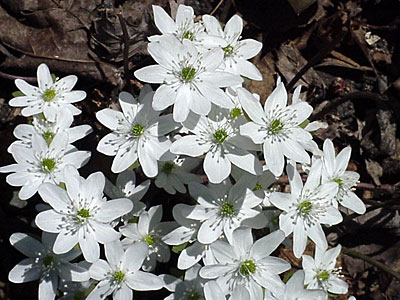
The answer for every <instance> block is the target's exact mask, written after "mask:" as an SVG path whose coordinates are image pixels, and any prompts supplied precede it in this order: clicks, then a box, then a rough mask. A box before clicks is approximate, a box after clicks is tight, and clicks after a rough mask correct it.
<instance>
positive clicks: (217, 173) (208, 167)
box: [203, 149, 231, 183]
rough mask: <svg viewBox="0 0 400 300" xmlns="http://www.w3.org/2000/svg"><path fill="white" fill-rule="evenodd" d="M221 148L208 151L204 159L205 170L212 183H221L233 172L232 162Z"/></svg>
mask: <svg viewBox="0 0 400 300" xmlns="http://www.w3.org/2000/svg"><path fill="white" fill-rule="evenodd" d="M221 150H222V149H221ZM221 150H219V149H218V150H216V151H214V152H208V153H207V154H206V157H205V159H204V164H203V168H204V172H205V173H206V175H207V177H208V179H209V180H210V182H212V183H221V182H222V181H223V180H224V179H226V178H227V177H228V176H229V174H230V173H231V162H230V161H229V159H228V157H227V156H226V155H224V154H223V153H221Z"/></svg>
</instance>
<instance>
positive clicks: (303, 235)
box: [269, 160, 342, 258]
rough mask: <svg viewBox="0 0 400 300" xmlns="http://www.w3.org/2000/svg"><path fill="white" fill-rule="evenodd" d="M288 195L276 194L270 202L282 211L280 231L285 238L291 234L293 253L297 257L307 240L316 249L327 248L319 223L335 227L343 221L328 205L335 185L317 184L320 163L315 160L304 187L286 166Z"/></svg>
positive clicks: (334, 191)
mask: <svg viewBox="0 0 400 300" xmlns="http://www.w3.org/2000/svg"><path fill="white" fill-rule="evenodd" d="M287 173H288V177H289V183H290V188H291V193H290V194H288V193H280V192H275V193H272V195H271V196H270V199H269V200H270V202H271V203H272V204H273V205H274V206H276V207H277V208H279V209H281V210H283V212H282V214H281V215H280V216H279V228H280V229H281V230H283V231H284V232H285V234H286V236H288V235H289V234H291V233H292V232H293V252H294V255H295V256H296V257H297V258H300V257H301V255H302V254H303V252H304V249H305V247H306V243H307V237H309V238H310V239H311V240H312V241H313V242H314V243H315V244H316V245H317V246H318V247H320V248H323V249H326V248H327V247H328V244H327V242H326V237H325V233H324V231H323V230H322V227H321V224H328V225H334V224H338V223H340V222H341V221H342V215H341V214H340V212H339V211H338V210H337V209H336V208H335V207H333V206H332V205H331V201H332V198H333V197H334V196H335V195H336V193H337V189H338V186H337V184H336V183H332V182H331V183H325V184H322V185H320V177H321V163H320V161H319V160H317V161H316V162H315V163H314V164H313V166H312V167H311V171H310V174H309V175H308V178H307V181H306V183H305V184H304V186H303V181H302V180H301V177H300V174H299V173H298V172H297V170H296V169H295V168H294V167H293V166H292V165H291V164H288V166H287Z"/></svg>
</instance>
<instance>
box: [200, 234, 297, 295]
mask: <svg viewBox="0 0 400 300" xmlns="http://www.w3.org/2000/svg"><path fill="white" fill-rule="evenodd" d="M284 238H285V234H284V233H283V232H282V231H281V230H277V231H275V232H273V233H270V234H269V235H267V236H265V237H263V238H261V239H259V240H257V241H256V242H255V243H254V244H253V236H252V234H251V229H250V228H239V229H237V230H235V231H234V232H233V237H232V243H231V244H228V243H225V242H222V241H216V242H215V243H214V244H212V245H211V247H212V249H213V252H214V255H215V258H216V260H217V261H218V264H215V265H208V266H205V267H203V268H202V269H201V270H200V276H201V277H203V278H207V279H215V278H217V282H218V284H219V285H220V286H221V287H222V290H225V291H233V290H234V289H235V288H236V287H237V286H238V285H241V286H244V287H245V288H246V289H247V290H248V292H249V293H250V299H252V300H262V299H263V288H265V289H267V290H269V291H272V292H279V291H281V290H282V288H283V286H284V284H283V282H282V280H281V279H280V277H279V274H281V273H283V272H285V271H287V270H289V269H290V264H289V263H287V262H286V261H285V260H283V259H281V258H276V257H272V256H270V254H271V253H272V252H273V251H274V250H275V249H276V248H278V246H279V245H280V244H281V243H282V241H283V239H284Z"/></svg>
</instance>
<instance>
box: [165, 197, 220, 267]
mask: <svg viewBox="0 0 400 300" xmlns="http://www.w3.org/2000/svg"><path fill="white" fill-rule="evenodd" d="M192 210H193V206H190V205H186V204H182V203H179V204H177V205H175V206H174V208H173V209H172V214H173V216H174V219H175V221H176V222H177V223H178V224H179V225H180V226H179V227H178V228H175V229H174V230H172V231H171V232H169V233H168V234H166V235H165V236H164V237H163V238H162V240H163V241H164V242H165V243H166V244H167V245H182V244H185V243H191V244H190V245H188V246H186V247H185V249H183V250H182V252H181V253H180V254H179V257H178V268H179V269H181V270H186V269H188V268H191V267H192V266H194V265H195V264H196V263H198V262H199V261H200V260H201V259H203V262H204V264H205V265H208V264H212V263H215V259H214V255H213V254H212V250H211V248H210V247H209V245H205V244H201V243H199V242H198V241H197V233H198V230H199V227H200V221H198V220H192V219H189V218H188V217H187V216H188V215H190V213H191V212H192Z"/></svg>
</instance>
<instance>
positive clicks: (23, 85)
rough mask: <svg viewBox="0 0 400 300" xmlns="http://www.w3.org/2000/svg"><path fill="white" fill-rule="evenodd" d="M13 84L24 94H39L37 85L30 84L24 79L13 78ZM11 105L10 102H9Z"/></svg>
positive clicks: (35, 95)
mask: <svg viewBox="0 0 400 300" xmlns="http://www.w3.org/2000/svg"><path fill="white" fill-rule="evenodd" d="M15 85H16V86H17V88H18V89H19V90H20V91H21V92H22V93H24V94H25V95H26V96H34V97H37V96H38V94H39V90H38V88H37V87H35V86H33V85H30V84H29V83H27V82H26V81H25V80H22V79H16V80H15ZM10 105H11V104H10Z"/></svg>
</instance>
